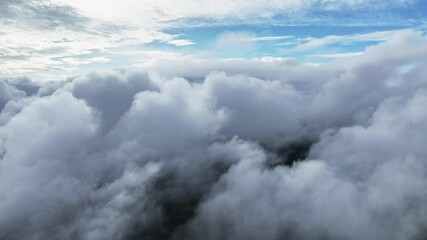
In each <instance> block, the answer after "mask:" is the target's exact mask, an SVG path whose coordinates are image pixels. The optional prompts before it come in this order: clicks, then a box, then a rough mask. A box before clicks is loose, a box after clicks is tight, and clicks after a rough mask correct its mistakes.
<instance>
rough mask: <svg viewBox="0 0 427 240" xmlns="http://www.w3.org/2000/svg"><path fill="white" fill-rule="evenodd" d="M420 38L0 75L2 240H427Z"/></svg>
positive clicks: (426, 50) (425, 92)
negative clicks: (45, 74) (289, 54)
mask: <svg viewBox="0 0 427 240" xmlns="http://www.w3.org/2000/svg"><path fill="white" fill-rule="evenodd" d="M426 46H427V39H426V38H425V36H423V35H421V34H420V33H417V32H414V31H403V32H401V34H399V35H395V36H393V38H392V39H390V40H389V41H386V42H384V43H381V44H379V45H377V46H375V47H370V48H368V49H367V50H366V51H365V52H364V53H363V54H361V55H357V56H353V57H349V58H346V59H344V60H339V61H338V60H337V61H334V62H331V63H327V64H322V65H318V66H315V65H309V64H302V63H299V62H297V61H294V60H287V59H275V58H264V59H258V60H238V59H236V60H223V61H221V60H218V61H211V60H196V59H191V58H186V59H180V61H178V62H174V60H173V59H172V60H168V61H156V62H150V63H149V64H145V65H143V68H138V69H122V70H114V71H98V72H92V73H89V74H86V75H83V76H80V77H75V78H70V79H68V80H67V81H65V82H62V83H52V84H48V83H46V84H39V85H35V84H34V83H32V82H31V81H30V80H28V79H3V80H1V81H0V108H1V114H0V239H9V240H10V239H12V240H13V239H31V240H34V239H35V240H37V239H40V240H41V239H87V240H95V239H212V240H216V239H268V240H275V239H323V238H324V239H384V240H385V239H387V240H389V239H394V240H403V239H414V240H417V239H423V238H425V236H426V234H427V233H426V232H427V224H426V223H427V207H426V205H425V202H426V200H427V190H426V187H425V186H426V185H427V177H426V176H427V162H426V159H427V150H426V148H425V143H426V142H427V138H426V134H425V133H426V131H427V125H426V123H427V110H426V108H425V102H426V101H427V80H426V79H425V76H426V70H425V68H423V66H424V65H425V64H426V62H427V58H426V56H427V47H426Z"/></svg>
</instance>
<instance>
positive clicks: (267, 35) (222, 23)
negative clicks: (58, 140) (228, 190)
mask: <svg viewBox="0 0 427 240" xmlns="http://www.w3.org/2000/svg"><path fill="white" fill-rule="evenodd" d="M0 4H1V10H0V60H1V63H0V75H2V76H6V77H16V76H23V75H25V76H29V77H32V78H34V79H40V80H55V79H63V78H65V77H67V76H72V75H78V74H82V73H84V72H86V71H90V70H91V69H108V68H117V67H132V66H140V65H141V64H144V63H147V62H149V61H153V60H156V59H162V58H183V57H185V58H188V57H191V58H214V59H228V58H262V57H274V58H292V59H296V60H298V61H301V62H308V63H316V64H319V63H323V62H328V61H331V60H334V59H337V58H344V57H351V56H355V55H358V54H360V53H362V52H363V51H364V50H365V48H366V47H368V46H371V45H375V44H378V43H379V42H382V41H385V40H387V39H389V38H390V37H391V36H393V35H395V34H399V33H400V31H402V30H404V29H413V30H416V31H421V32H424V31H425V29H426V28H427V3H426V2H425V1H417V0H394V1H381V0H351V1H344V0H301V1H296V0H272V1H266V0H253V1H241V0H232V1H225V0H219V1H211V0H202V1H195V0H181V1H166V0H160V1H155V2H154V1H136V0H124V1H118V0H104V1H101V0H93V1H83V0H31V1H29V0H28V1H26V0H13V1H12V0H1V1H0Z"/></svg>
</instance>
